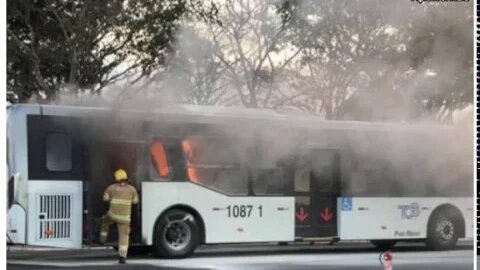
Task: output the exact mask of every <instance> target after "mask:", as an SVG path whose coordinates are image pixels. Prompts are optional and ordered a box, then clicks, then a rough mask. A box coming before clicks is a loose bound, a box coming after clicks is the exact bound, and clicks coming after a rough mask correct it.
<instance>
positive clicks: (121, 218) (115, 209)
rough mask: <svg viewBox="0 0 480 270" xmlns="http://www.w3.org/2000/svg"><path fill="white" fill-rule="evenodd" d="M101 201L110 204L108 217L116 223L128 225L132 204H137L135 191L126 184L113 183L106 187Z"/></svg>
mask: <svg viewBox="0 0 480 270" xmlns="http://www.w3.org/2000/svg"><path fill="white" fill-rule="evenodd" d="M103 200H104V201H107V202H110V209H109V210H108V215H109V216H110V217H111V218H112V219H113V220H114V221H116V222H118V223H129V222H130V213H131V209H132V204H137V203H138V193H137V190H136V189H135V188H134V187H133V186H132V185H129V184H128V183H126V182H125V183H115V184H111V185H110V186H108V187H107V189H106V190H105V192H104V194H103Z"/></svg>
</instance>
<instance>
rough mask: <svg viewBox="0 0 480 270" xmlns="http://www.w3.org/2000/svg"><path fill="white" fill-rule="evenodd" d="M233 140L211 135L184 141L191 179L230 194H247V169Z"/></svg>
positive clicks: (187, 167) (188, 172)
mask: <svg viewBox="0 0 480 270" xmlns="http://www.w3.org/2000/svg"><path fill="white" fill-rule="evenodd" d="M233 145H234V144H233V142H230V141H227V140H221V139H210V138H203V139H200V138H194V139H192V138H189V139H185V140H183V141H182V150H183V154H184V157H185V161H186V164H185V166H186V174H187V177H188V179H189V180H190V181H191V182H194V183H197V184H200V185H204V186H206V187H209V188H212V189H214V190H218V191H220V192H222V193H226V194H230V195H247V194H248V171H247V170H246V169H245V168H242V167H241V166H240V163H241V162H240V160H238V156H239V155H238V154H239V153H238V152H237V151H242V150H240V149H235V147H234V146H233Z"/></svg>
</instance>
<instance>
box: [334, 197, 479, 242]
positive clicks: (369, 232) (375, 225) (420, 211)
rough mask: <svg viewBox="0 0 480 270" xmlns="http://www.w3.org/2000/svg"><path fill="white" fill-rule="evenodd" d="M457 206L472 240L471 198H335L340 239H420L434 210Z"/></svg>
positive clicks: (424, 233)
mask: <svg viewBox="0 0 480 270" xmlns="http://www.w3.org/2000/svg"><path fill="white" fill-rule="evenodd" d="M442 204H451V205H453V206H455V207H457V208H458V209H459V210H460V212H462V215H463V216H464V219H465V223H466V228H465V230H466V236H467V238H471V237H472V228H473V227H472V226H473V223H472V221H471V218H470V217H471V216H473V210H472V209H473V208H472V205H473V201H472V199H471V198H407V197H405V198H380V197H370V198H365V197H353V198H352V197H348V198H346V197H344V198H339V199H338V205H339V207H338V214H339V217H340V219H339V231H340V238H341V239H342V240H365V239H367V240H374V239H422V238H426V237H427V224H428V220H429V218H430V215H431V213H432V212H433V210H434V209H435V208H436V207H438V206H440V205H442Z"/></svg>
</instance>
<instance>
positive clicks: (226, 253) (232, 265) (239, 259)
mask: <svg viewBox="0 0 480 270" xmlns="http://www.w3.org/2000/svg"><path fill="white" fill-rule="evenodd" d="M392 254H393V269H395V270H410V269H411V270H413V269H422V270H425V269H440V270H447V269H452V270H466V269H473V264H474V260H476V256H474V253H473V247H472V245H471V243H466V244H465V243H464V244H461V245H460V246H459V247H458V248H457V249H455V250H450V251H429V250H427V249H426V248H425V247H424V246H423V245H422V244H415V243H408V244H401V245H399V246H398V247H396V248H394V249H392ZM379 255H380V253H379V252H377V251H376V250H375V249H374V248H373V247H372V246H370V245H369V244H367V243H339V244H336V245H333V246H328V245H313V246H311V245H308V244H295V245H289V246H278V245H276V244H265V245H251V244H249V245H215V246H205V247H200V248H198V249H197V251H196V252H195V253H194V254H193V255H192V256H190V257H189V258H186V259H159V258H154V257H153V256H152V255H151V254H143V255H134V254H132V255H130V256H129V258H128V261H127V264H126V265H118V264H117V261H116V253H115V251H114V250H113V249H111V248H110V249H105V248H96V249H82V250H56V249H54V250H52V249H46V250H42V249H33V250H29V249H22V248H11V249H10V251H8V252H7V269H9V270H11V269H13V270H30V269H39V270H43V269H88V270H90V269H101V270H110V269H139V268H140V269H142V270H153V269H155V270H158V269H179V270H180V269H199V270H203V269H232V270H233V269H266V270H269V269H281V270H287V269H326V270H330V269H340V270H346V269H360V270H366V269H368V270H372V269H383V267H382V266H381V264H380V261H379Z"/></svg>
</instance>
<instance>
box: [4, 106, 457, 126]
mask: <svg viewBox="0 0 480 270" xmlns="http://www.w3.org/2000/svg"><path fill="white" fill-rule="evenodd" d="M33 108H35V110H39V111H40V113H39V114H43V115H59V116H88V115H105V116H108V115H112V114H113V115H122V116H126V118H132V117H133V118H137V119H142V120H152V121H154V120H155V119H169V120H172V121H176V120H178V121H179V122H183V123H200V124H201V123H205V124H213V123H217V122H220V123H228V122H230V123H231V122H233V121H248V122H258V123H271V124H277V125H279V126H285V127H290V128H311V129H332V130H364V131H368V130H385V131H387V130H405V129H408V130H412V131H413V130H418V131H421V130H424V131H427V130H429V131H432V130H436V129H444V128H448V126H445V125H440V124H430V123H414V124H412V123H406V122H365V121H338V120H325V119H324V118H322V117H320V116H316V115H308V114H301V113H296V114H288V113H278V112H275V111H273V110H268V109H252V108H238V107H214V106H201V105H167V106H162V107H159V108H156V109H154V110H151V111H147V110H128V109H127V110H117V109H112V108H108V107H86V106H65V105H43V104H42V105H40V104H15V105H13V106H12V107H11V109H10V112H9V114H12V113H16V112H18V113H21V112H22V111H32V109H33Z"/></svg>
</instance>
